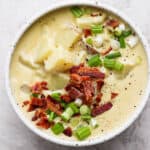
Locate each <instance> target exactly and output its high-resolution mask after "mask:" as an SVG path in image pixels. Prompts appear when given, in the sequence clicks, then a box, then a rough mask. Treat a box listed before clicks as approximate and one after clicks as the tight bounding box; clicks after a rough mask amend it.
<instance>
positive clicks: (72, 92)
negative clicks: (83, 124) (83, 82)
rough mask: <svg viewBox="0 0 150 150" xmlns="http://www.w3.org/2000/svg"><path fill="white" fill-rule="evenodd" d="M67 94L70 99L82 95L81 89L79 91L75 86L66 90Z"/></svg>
mask: <svg viewBox="0 0 150 150" xmlns="http://www.w3.org/2000/svg"><path fill="white" fill-rule="evenodd" d="M68 94H69V96H70V97H71V98H72V99H76V98H81V97H82V96H83V93H81V91H79V90H78V89H76V88H75V87H71V88H70V89H69V90H68Z"/></svg>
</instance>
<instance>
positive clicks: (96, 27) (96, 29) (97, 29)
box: [91, 25, 103, 34]
mask: <svg viewBox="0 0 150 150" xmlns="http://www.w3.org/2000/svg"><path fill="white" fill-rule="evenodd" d="M91 30H92V33H93V34H98V33H102V32H103V27H102V25H92V26H91Z"/></svg>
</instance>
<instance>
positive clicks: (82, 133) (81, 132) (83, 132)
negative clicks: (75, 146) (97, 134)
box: [75, 126, 91, 140]
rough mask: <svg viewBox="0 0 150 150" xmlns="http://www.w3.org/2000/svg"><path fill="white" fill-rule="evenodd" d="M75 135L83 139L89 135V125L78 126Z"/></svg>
mask: <svg viewBox="0 0 150 150" xmlns="http://www.w3.org/2000/svg"><path fill="white" fill-rule="evenodd" d="M75 135H76V137H77V138H78V139H79V140H84V139H86V138H87V137H88V136H90V135H91V130H90V128H89V127H87V126H86V127H80V128H78V129H77V130H76V131H75Z"/></svg>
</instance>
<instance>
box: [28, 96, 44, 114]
mask: <svg viewBox="0 0 150 150" xmlns="http://www.w3.org/2000/svg"><path fill="white" fill-rule="evenodd" d="M45 105H46V101H45V100H44V99H39V98H36V97H33V98H32V99H31V101H30V105H29V109H28V112H30V111H33V110H35V109H36V108H39V107H44V106H45Z"/></svg>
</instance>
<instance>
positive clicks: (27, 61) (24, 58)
mask: <svg viewBox="0 0 150 150" xmlns="http://www.w3.org/2000/svg"><path fill="white" fill-rule="evenodd" d="M33 60H34V58H33V55H32V53H31V54H30V53H29V54H27V53H25V52H23V51H22V52H21V54H20V56H19V61H20V62H21V63H22V64H24V65H26V66H28V67H30V68H32V69H37V68H39V65H38V64H36V63H34V61H33Z"/></svg>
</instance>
